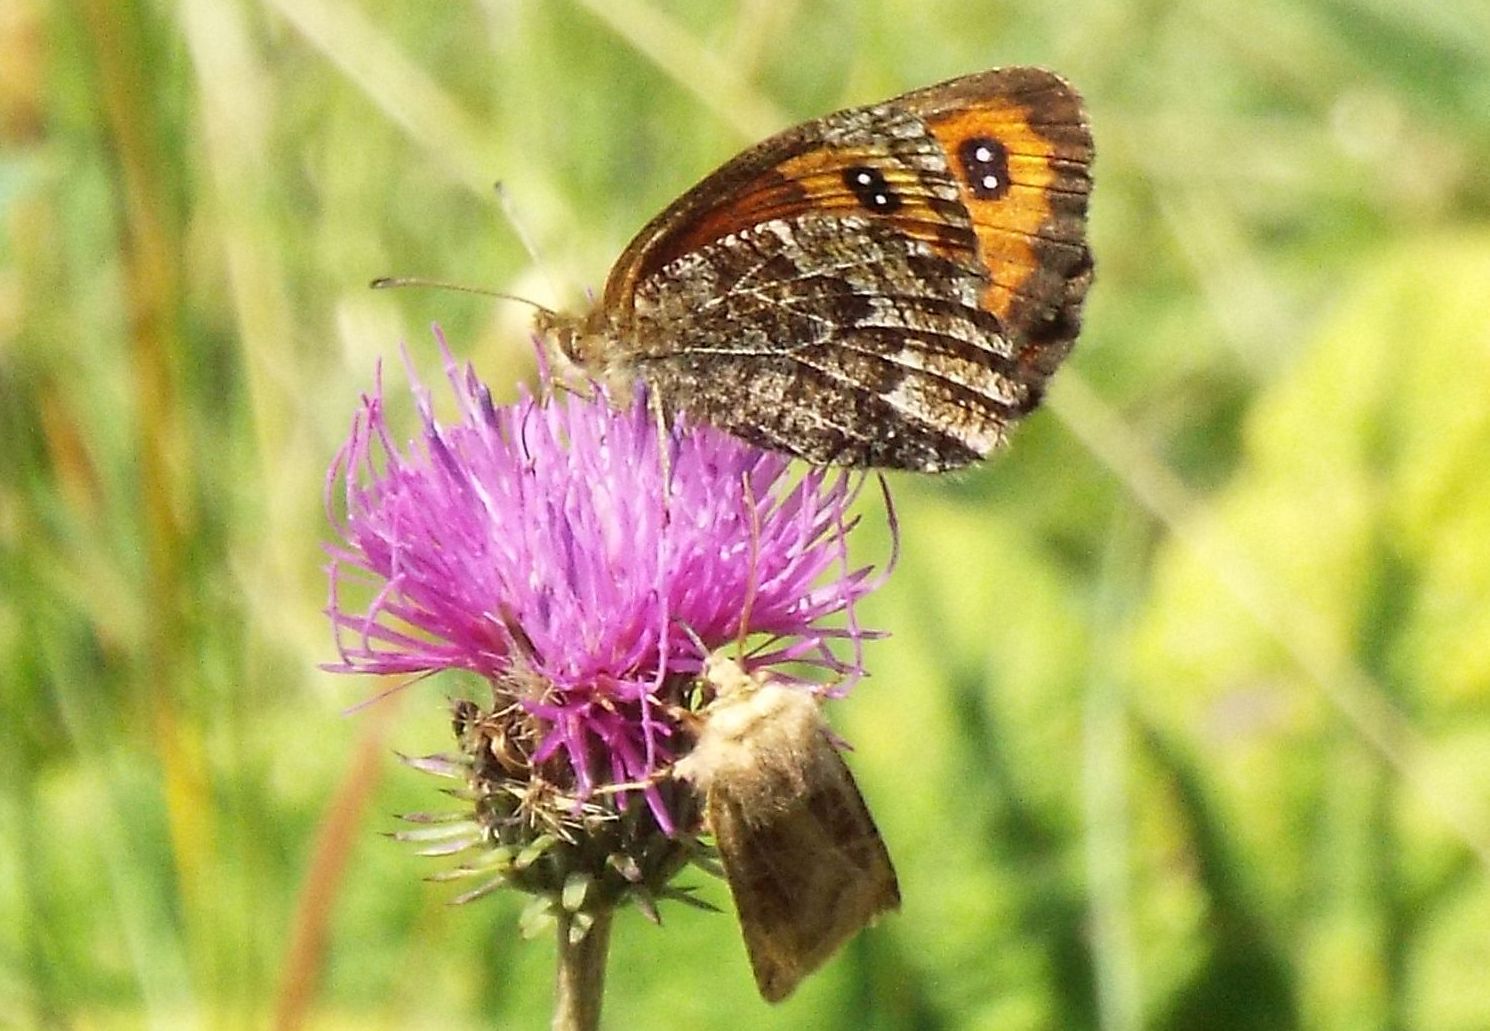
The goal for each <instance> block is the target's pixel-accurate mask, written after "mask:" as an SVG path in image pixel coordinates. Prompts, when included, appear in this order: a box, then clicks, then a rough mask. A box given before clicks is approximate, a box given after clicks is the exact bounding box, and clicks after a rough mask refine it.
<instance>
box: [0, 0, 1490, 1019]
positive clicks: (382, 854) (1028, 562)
mask: <svg viewBox="0 0 1490 1031" xmlns="http://www.w3.org/2000/svg"><path fill="white" fill-rule="evenodd" d="M1015 63H1039V64H1044V65H1048V66H1051V67H1054V68H1057V69H1059V70H1060V71H1061V72H1063V73H1064V74H1065V75H1067V76H1068V77H1069V78H1071V79H1072V80H1073V81H1074V82H1075V83H1077V84H1078V85H1079V86H1080V87H1081V89H1082V90H1083V91H1084V92H1085V94H1086V96H1087V98H1088V102H1089V106H1090V111H1091V117H1092V121H1093V125H1094V129H1095V135H1096V139H1097V145H1098V163H1097V166H1096V183H1097V186H1096V192H1095V196H1094V204H1093V211H1092V235H1093V240H1094V249H1095V251H1096V254H1097V260H1098V282H1097V285H1096V287H1095V289H1094V291H1093V293H1092V295H1091V298H1090V301H1089V305H1088V315H1087V323H1086V325H1087V329H1086V332H1085V333H1084V335H1083V337H1082V340H1081V343H1080V345H1079V347H1078V349H1077V351H1076V353H1075V355H1074V357H1073V359H1072V361H1071V362H1070V364H1069V365H1068V366H1067V368H1066V369H1065V370H1063V371H1062V372H1061V373H1060V375H1058V376H1057V377H1056V380H1055V384H1054V389H1053V391H1052V395H1051V397H1050V403H1049V405H1048V407H1047V408H1046V409H1045V410H1044V411H1043V412H1042V413H1041V414H1039V415H1037V416H1036V417H1034V418H1033V419H1031V420H1030V421H1029V424H1028V425H1026V426H1025V427H1024V428H1023V429H1022V430H1021V431H1020V433H1019V434H1018V435H1017V437H1016V440H1015V446H1014V448H1013V449H1012V450H1011V451H1010V452H1009V453H1008V454H1007V455H1005V456H1004V457H1002V458H1000V459H998V460H996V461H994V462H990V463H987V464H986V465H985V466H984V467H982V468H979V469H976V470H973V471H971V472H969V473H966V474H961V475H957V476H947V477H940V478H935V479H930V478H926V479H923V478H915V477H909V476H896V477H893V478H892V483H893V488H894V490H895V493H896V497H897V500H898V502H899V505H900V518H901V524H902V527H903V546H904V561H903V563H902V565H901V566H900V568H899V570H898V572H897V573H896V575H895V577H894V578H893V579H892V581H891V582H890V584H889V585H888V586H887V587H885V588H884V589H883V590H882V591H881V592H880V593H879V595H878V596H876V597H875V598H874V599H873V600H872V603H870V604H868V605H866V606H865V612H864V614H863V615H864V618H865V620H866V622H868V623H870V624H871V625H875V626H879V627H883V628H886V629H888V630H891V631H892V632H893V635H894V636H893V637H892V638H891V639H890V640H888V641H886V642H884V643H881V644H876V645H873V646H872V647H871V650H870V653H869V655H868V663H869V666H870V668H871V669H872V670H873V672H874V676H873V678H872V679H870V680H868V681H866V682H865V683H864V684H863V685H862V686H861V687H860V689H859V690H858V691H857V692H856V693H855V696H854V698H853V699H852V701H851V702H850V703H849V704H845V705H841V706H837V707H836V708H835V711H834V718H835V720H836V722H837V723H838V725H839V727H840V729H841V730H842V732H843V733H844V735H845V736H846V737H847V738H849V739H850V740H851V741H853V742H854V743H855V745H856V747H857V750H856V752H855V753H854V755H853V756H852V759H851V761H852V763H853V765H854V767H855V769H856V770H857V771H858V772H859V776H860V779H861V781H862V784H863V787H864V790H865V793H866V795H867V796H868V797H869V800H870V802H871V804H872V805H873V807H874V810H875V813H876V815H877V817H878V819H879V822H880V825H881V828H882V830H883V831H884V834H885V837H886V839H887V840H888V842H889V844H890V847H891V850H892V851H893V853H894V854H895V856H896V858H897V861H898V864H899V867H900V875H901V882H902V885H903V890H904V894H905V908H904V911H903V912H902V913H901V914H899V915H898V916H895V917H892V918H890V919H888V920H886V921H885V922H884V923H883V924H881V925H880V927H878V928H877V929H875V930H873V931H871V932H870V933H867V934H864V935H861V936H860V937H859V938H858V939H857V940H856V941H854V942H853V943H852V944H851V945H850V947H848V948H847V949H846V950H845V951H844V953H843V954H842V955H841V956H840V957H839V958H838V959H837V960H836V961H835V962H834V963H833V964H831V965H830V966H829V967H828V968H827V969H825V970H824V971H823V972H822V973H821V974H819V975H817V976H816V977H814V978H812V979H810V980H809V981H808V982H807V983H806V985H805V986H804V987H803V988H802V990H801V991H800V992H799V994H798V995H797V996H795V997H794V998H793V999H791V1000H790V1001H788V1002H787V1003H786V1004H784V1005H782V1006H780V1007H778V1008H774V1009H768V1008H767V1007H766V1006H765V1005H764V1004H762V1003H760V1002H759V1001H758V999H756V997H755V991H754V987H753V985H752V983H751V980H750V977H749V973H748V970H747V967H746V964H745V959H744V954H743V949H742V947H741V945H740V942H739V940H738V936H737V933H736V930H735V927H734V924H733V920H732V918H731V917H729V916H710V915H707V914H702V913H696V912H693V911H684V910H682V909H679V908H676V907H675V908H674V909H672V910H669V911H666V912H665V914H664V915H665V917H666V926H665V927H663V928H661V929H658V928H655V927H653V926H651V925H649V924H647V923H646V922H645V921H643V920H642V919H641V918H640V917H639V915H638V914H636V913H634V912H631V913H627V914H626V915H624V916H623V917H622V918H621V920H620V921H619V925H618V928H617V934H616V939H615V942H614V953H613V960H612V967H611V971H610V982H609V994H608V1000H607V1021H608V1025H609V1026H611V1027H615V1028H689V1029H695V1028H699V1029H702V1028H730V1027H747V1026H748V1027H760V1028H773V1027H774V1028H789V1027H792V1028H830V1029H831V1028H843V1029H849V1028H853V1029H860V1028H872V1029H892V1028H893V1029H920V1028H969V1029H971V1028H988V1029H994V1028H996V1029H999V1031H1018V1029H1047V1028H1048V1029H1063V1028H1077V1029H1080V1028H1102V1029H1109V1031H1125V1029H1137V1028H1156V1029H1188V1028H1218V1029H1230V1028H1258V1029H1264V1028H1268V1029H1270V1028H1339V1029H1351V1031H1358V1029H1373V1028H1382V1029H1388V1028H1424V1029H1435V1031H1452V1029H1465V1031H1470V1029H1483V1028H1485V1027H1490V977H1487V971H1490V879H1487V877H1486V870H1487V863H1490V174H1487V172H1486V169H1487V168H1490V5H1486V4H1485V3H1484V2H1483V0H1445V2H1440V3H1434V4H1428V3H1422V4H1398V3H1394V2H1391V0H1313V2H1306V0H1257V2H1254V3H1246V4H1237V3H1232V2H1230V0H1172V2H1167V3H1162V2H1139V0H1127V2H1120V0H1096V2H1076V0H1056V2H1050V0H1009V2H996V3H979V4H969V3H959V2H952V0H833V2H819V3H806V2H794V0H739V2H737V3H713V4H700V3H687V2H684V0H666V2H664V0H554V2H540V0H462V2H456V0H446V2H409V0H154V2H148V3H139V2H134V0H78V2H74V3H63V2H57V0H5V3H4V4H3V5H0V147H3V155H0V225H3V230H0V433H3V436H0V443H3V452H4V457H3V459H0V705H3V711H0V1023H7V1022H13V1023H14V1025H15V1026H18V1027H64V1026H65V1027H83V1028H125V1027H145V1026H149V1027H156V1028H176V1027H183V1028H218V1027H222V1028H231V1027H262V1026H269V1025H273V1026H279V1027H287V1028H288V1027H300V1026H307V1027H316V1028H352V1027H356V1028H368V1027H387V1028H403V1027H430V1028H434V1027H439V1028H489V1027H502V1028H507V1027H512V1028H520V1027H541V1026H545V1024H546V1020H547V1016H546V1014H547V1006H548V997H549V992H550V977H551V972H550V964H551V953H552V944H551V943H550V942H548V941H533V942H523V941H521V940H519V939H518V937H517V934H516V914H517V911H518V909H519V908H520V905H521V900H519V899H515V898H514V899H509V898H496V899H492V900H487V901H485V902H482V903H479V904H475V905H472V906H469V907H464V908H452V907H449V906H447V905H446V904H445V900H446V899H447V898H449V896H450V894H451V893H452V892H451V891H450V889H449V887H448V886H445V885H432V884H427V883H424V882H423V881H422V880H421V877H422V876H423V875H425V874H427V873H431V872H433V871H434V870H435V869H438V868H439V863H438V862H437V861H434V860H428V859H420V858H417V857H415V856H414V855H412V854H411V852H410V850H409V849H407V848H406V847H403V846H400V845H397V844H395V843H392V842H390V841H388V840H386V839H385V838H384V837H382V836H381V833H382V832H386V831H389V830H392V829H394V828H395V822H394V820H393V819H392V816H391V814H393V813H395V812H400V811H408V810H411V809H428V808H438V805H439V801H438V796H437V795H436V794H435V790H436V787H437V785H436V784H435V783H434V782H432V781H430V780H428V778H425V777H423V776H421V775H419V774H417V773H415V772H413V771H410V770H407V769H405V768H403V767H402V766H400V765H399V764H398V763H397V761H396V759H395V757H394V755H393V752H394V750H395V749H397V750H400V751H403V752H413V753H419V752H426V751H433V750H438V749H440V748H442V747H445V746H446V745H447V743H448V742H447V738H448V733H449V729H448V720H447V716H446V713H445V701H444V699H445V697H446V694H447V693H448V692H449V691H450V690H453V689H454V688H453V687H452V686H451V685H448V684H443V683H442V682H441V681H438V680H436V681H435V682H433V683H431V682H426V683H422V684H420V685H418V686H416V687H415V688H413V689H411V690H409V691H406V692H403V693H402V694H401V695H399V696H397V697H396V698H394V699H392V700H390V701H388V702H386V703H384V704H382V705H379V706H375V707H372V708H370V709H367V710H364V711H362V712H360V713H358V714H355V715H351V716H346V715H343V711H344V710H345V709H346V708H347V707H349V706H351V705H352V704H354V703H355V702H357V701H359V700H361V699H363V698H366V697H368V696H370V695H371V694H373V693H375V692H376V691H378V690H380V689H381V687H382V686H383V685H380V684H378V683H375V682H373V681H370V680H364V681H359V680H357V679H355V678H337V677H333V676H330V675H328V674H324V673H321V672H319V671H318V669H317V663H320V662H324V661H327V660H329V659H331V658H332V657H333V650H332V647H331V642H330V637H329V633H328V630H327V628H326V625H325V621H324V618H323V616H322V615H321V613H320V609H321V606H322V604H323V599H324V593H325V583H324V577H323V574H322V572H321V564H322V561H323V559H322V554H321V550H320V548H321V543H322V541H323V540H324V539H325V538H326V536H327V532H328V531H327V526H326V523H325V518H324V515H323V510H322V503H321V497H322V481H323V477H324V474H325V470H326V468H327V466H328V464H329V462H330V460H331V458H332V456H333V454H334V453H335V451H336V449H337V447H338V445H339V443H340V440H341V438H342V437H343V435H344V434H345V431H346V429H347V426H348V423H349V420H350V418H351V415H352V412H353V410H354V406H355V403H356V399H357V396H358V394H359V392H360V391H362V390H364V389H366V388H367V387H368V386H369V385H370V383H371V381H372V376H373V369H374V366H375V363H376V361H377V360H378V358H379V356H384V357H388V358H394V359H395V360H394V361H393V362H392V363H391V368H390V370H389V379H390V384H391V385H392V386H393V387H394V390H393V392H392V393H393V396H394V397H395V398H396V399H397V400H396V403H395V409H396V411H397V412H398V415H397V416H396V421H397V419H402V420H404V421H403V423H402V424H403V425H407V426H410V427H412V412H411V410H410V406H409V405H408V403H407V401H406V398H405V395H404V394H403V393H402V372H401V370H400V369H399V366H398V363H397V361H396V355H397V348H398V346H399V344H400V342H403V341H407V342H408V343H409V345H410V348H411V352H412V354H413V355H414V361H415V363H416V365H417V366H418V367H419V369H420V370H421V372H422V373H423V374H424V376H425V377H426V378H427V379H435V378H436V377H437V376H438V360H437V357H436V354H435V350H434V347H433V345H432V343H431V342H430V338H429V335H428V328H427V327H428V324H429V323H430V322H431V321H433V320H438V321H440V322H441V323H442V324H443V325H444V327H445V329H446V330H447V332H448V333H449V335H450V339H451V341H452V343H453V345H454V347H455V349H456V350H457V352H458V353H459V354H461V355H463V356H466V357H469V358H471V359H473V360H474V361H476V363H477V364H478V366H479V368H480V369H481V371H482V372H483V374H484V375H485V377H486V378H487V379H488V380H490V381H492V382H493V383H494V384H495V385H496V386H498V388H499V389H502V390H510V389H511V386H512V385H514V384H516V383H517V382H519V381H524V380H527V381H531V380H532V378H533V372H532V362H531V352H530V348H529V345H528V343H527V334H526V328H525V327H526V322H527V318H528V314H527V312H526V311H525V310H524V309H523V308H521V307H520V306H516V305H511V304H503V303H498V302H491V301H489V300H486V299H482V298H473V297H467V296H462V295H455V294H443V293H418V292H412V291H410V292H404V293H396V294H389V293H377V294H375V293H372V292H370V291H368V290H367V289H366V283H367V281H368V280H369V279H370V278H371V277H373V276H375V275H380V274H386V273H424V274H429V275H440V276H445V277H448V278H452V279H457V280H461V281H464V282H469V283H477V284H485V285H491V286H494V287H497V288H501V289H507V290H511V291H514V292H517V293H521V294H525V295H528V296H532V297H535V298H538V299H540V300H553V299H555V294H554V293H552V292H551V288H550V286H549V279H552V280H555V281H557V282H558V283H559V284H560V287H559V289H560V291H561V292H562V294H563V296H562V298H560V299H563V300H567V301H570V302H571V303H572V302H573V299H574V298H575V297H578V296H580V291H581V290H583V289H584V288H586V287H598V286H599V285H600V283H601V282H602V281H603V278H604V274H605V272H606V270H607V268H608V266H609V262H610V261H611V260H612V259H613V258H614V256H615V255H616V254H617V253H619V250H620V248H621V246H622V245H623V244H624V243H625V241H626V240H627V239H628V238H629V235H630V234H631V233H632V232H633V231H635V229H636V228H637V227H639V226H640V225H641V223H642V222H643V221H645V219H646V218H647V217H649V216H650V215H651V214H652V213H653V212H655V211H656V210H658V209H659V208H660V207H661V206H662V205H664V204H665V203H666V202H667V201H669V200H670V199H671V198H673V197H674V196H676V195H677V194H678V193H680V192H681V191H682V190H683V189H685V188H686V187H687V186H689V185H691V184H692V183H693V182H694V181H695V180H696V179H697V178H699V177H700V176H702V175H703V174H704V173H706V172H707V171H709V170H710V169H711V168H713V167H714V166H715V165H717V164H718V163H719V162H720V161H722V160H723V159H725V158H726V157H728V156H729V155H730V154H732V153H733V152H734V151H735V150H737V149H738V148H740V147H741V146H742V145H744V144H746V143H748V142H750V141H752V140H754V139H756V138H758V137H760V136H762V135H764V134H766V133H768V132H770V131H772V130H774V129H777V128H780V127H782V126H784V125H786V124H789V123H791V122H794V121H797V120H800V119H803V118H807V117H811V116H814V115H818V114H821V113H823V112H826V111H828V110H830V109H833V108H835V107H839V106H843V105H846V104H852V103H863V102H868V101H872V100H877V99H880V98H882V97H886V96H889V95H892V94H895V93H898V92H901V91H903V90H905V89H908V88H911V87H914V86H918V85H922V84H924V83H927V82H931V81H935V80H938V79H941V78H945V77H948V76H951V75H955V74H960V73H964V72H968V71H973V70H977V69H981V68H985V67H990V66H995V65H1000V64H1015ZM496 179H501V180H503V181H504V182H505V184H506V188H507V192H508V195H509V197H510V199H511V205H512V207H513V208H514V209H515V210H516V212H517V213H518V216H519V218H520V219H521V221H522V222H523V223H524V224H525V225H527V226H528V227H529V228H530V230H531V232H532V235H533V236H534V237H535V238H536V239H537V241H538V245H539V248H540V249H541V252H542V254H543V256H544V258H545V263H546V265H547V266H548V268H547V276H545V275H544V274H541V273H539V272H538V271H535V270H534V269H533V268H532V266H531V263H530V262H529V260H528V259H527V258H526V257H525V255H524V252H523V249H522V247H521V246H520V245H519V243H518V242H517V241H516V239H515V237H514V234H513V233H512V231H511V230H510V228H509V227H508V225H507V223H506V222H505V221H504V220H503V218H502V216H501V210H500V206H499V204H498V202H497V199H496V196H495V195H494V193H493V191H492V183H493V181H494V180H496ZM871 493H872V492H871ZM868 524H869V525H868V526H867V528H866V531H865V533H864V534H861V535H860V536H861V537H862V538H864V539H862V540H861V542H860V543H861V544H862V545H863V551H862V554H863V556H864V557H865V558H866V559H869V558H879V557H882V556H883V555H884V554H885V552H886V551H887V548H888V544H887V540H886V535H885V533H884V530H883V526H882V525H881V524H882V520H880V519H879V518H877V517H872V518H870V519H869V520H868ZM691 876H692V877H693V879H694V880H695V881H697V882H699V883H703V882H704V880H705V879H704V878H703V876H702V875H691ZM704 892H705V894H706V895H707V897H709V898H710V899H712V900H713V901H715V902H716V903H719V904H720V905H723V906H727V905H728V899H727V894H726V893H725V891H724V890H723V886H722V885H720V884H717V883H709V884H705V885H704Z"/></svg>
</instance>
